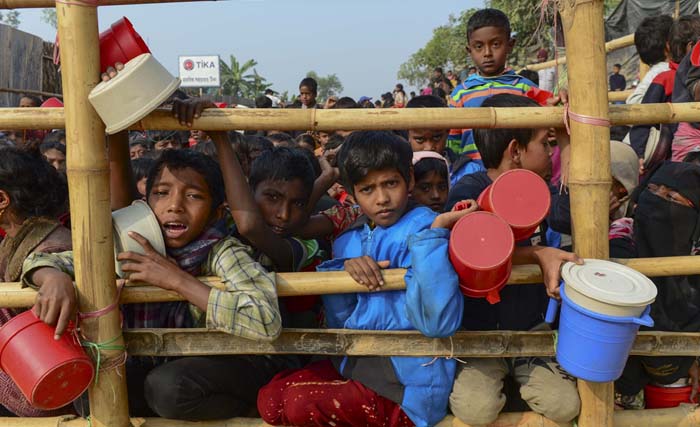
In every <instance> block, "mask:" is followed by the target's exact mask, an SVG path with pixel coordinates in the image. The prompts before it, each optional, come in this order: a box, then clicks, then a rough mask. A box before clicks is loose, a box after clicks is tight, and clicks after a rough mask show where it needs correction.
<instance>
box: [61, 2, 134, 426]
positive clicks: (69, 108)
mask: <svg viewBox="0 0 700 427" xmlns="http://www.w3.org/2000/svg"><path fill="white" fill-rule="evenodd" d="M56 15H57V17H58V34H59V37H60V38H61V64H62V67H63V71H62V77H63V87H64V88H65V97H64V99H65V115H66V140H67V145H68V156H67V171H68V187H69V189H70V191H69V194H70V212H71V226H72V235H73V255H74V260H75V266H74V267H75V282H76V284H77V286H78V294H79V295H78V299H79V307H80V311H82V312H86V313H87V312H92V311H96V310H98V309H102V308H104V307H107V306H109V305H110V304H112V303H113V302H114V300H115V298H116V289H115V287H114V286H112V283H113V282H114V277H115V276H114V261H113V260H114V249H113V246H112V216H111V209H110V200H109V165H108V163H107V151H106V145H105V136H104V135H105V128H104V125H103V124H102V121H101V120H100V118H99V117H98V115H97V113H96V112H95V110H93V108H92V107H91V106H90V103H89V102H88V94H89V93H90V90H91V89H92V88H93V87H95V85H96V84H97V82H98V79H99V75H100V49H99V38H98V37H99V35H98V32H97V8H95V7H85V6H83V5H79V4H67V3H63V2H60V3H56ZM80 328H81V330H82V333H83V335H84V336H85V337H86V339H87V340H89V341H91V342H94V343H105V342H110V344H113V345H117V346H118V345H123V343H124V341H123V338H122V335H121V322H120V317H119V310H113V311H111V312H109V313H107V314H105V315H103V316H100V317H98V318H97V319H86V320H85V321H83V322H82V323H81V324H80ZM121 355H123V351H115V350H104V351H102V354H101V359H102V360H103V361H104V360H108V359H109V358H116V357H120V356H121ZM124 372H125V371H124V366H123V365H121V366H119V367H117V368H114V369H109V370H105V371H103V372H100V377H99V379H100V380H99V382H98V383H95V382H93V383H92V384H91V385H90V388H89V396H90V413H91V414H92V425H93V426H95V427H98V426H110V427H112V426H114V427H127V426H129V425H130V423H129V407H128V400H127V394H126V375H125V373H124Z"/></svg>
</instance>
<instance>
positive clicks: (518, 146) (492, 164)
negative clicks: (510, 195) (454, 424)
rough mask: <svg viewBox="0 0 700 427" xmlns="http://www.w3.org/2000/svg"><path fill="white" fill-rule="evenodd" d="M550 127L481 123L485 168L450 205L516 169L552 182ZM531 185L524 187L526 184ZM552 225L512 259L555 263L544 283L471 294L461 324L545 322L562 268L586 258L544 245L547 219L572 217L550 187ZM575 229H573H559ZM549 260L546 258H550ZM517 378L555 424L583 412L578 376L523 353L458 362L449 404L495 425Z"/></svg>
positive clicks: (469, 418)
mask: <svg viewBox="0 0 700 427" xmlns="http://www.w3.org/2000/svg"><path fill="white" fill-rule="evenodd" d="M482 105H483V106H484V107H537V106H538V104H537V103H536V102H535V101H533V100H531V99H529V98H526V97H524V96H518V95H510V94H498V95H494V96H492V97H490V98H488V99H486V100H485V101H484V102H483V104H482ZM547 134H548V129H475V130H474V131H473V135H474V140H475V142H476V146H477V148H478V149H479V153H480V155H481V159H482V161H483V162H484V166H485V167H486V168H487V170H486V171H485V172H477V173H474V174H471V175H467V176H465V177H463V178H462V179H461V180H460V181H459V182H458V183H457V185H455V186H454V187H453V188H452V189H451V190H450V194H449V198H448V202H447V209H451V208H452V207H453V206H454V205H455V203H457V202H458V201H459V200H462V199H465V198H474V199H475V198H477V197H478V196H479V195H480V194H481V193H482V192H483V191H484V190H485V189H486V188H487V187H488V186H489V185H490V184H491V183H492V182H493V181H494V180H496V178H498V177H499V176H501V175H503V174H504V173H506V172H508V171H510V170H514V169H526V170H530V171H532V172H535V173H536V174H537V175H539V176H540V177H541V178H542V179H543V180H545V181H546V182H548V180H549V176H550V175H551V159H550V156H551V150H550V147H549V143H548V140H547ZM524 190H525V189H524ZM551 193H552V200H551V210H550V216H549V218H548V220H550V219H553V221H548V222H549V224H547V223H546V222H545V223H542V224H541V225H540V227H539V230H538V231H536V232H535V234H534V235H533V236H532V237H531V238H530V239H529V240H527V241H525V242H521V243H519V246H516V251H515V257H514V264H515V263H518V262H517V261H518V258H520V257H521V256H519V252H520V253H521V254H522V253H523V252H524V254H525V255H527V254H528V253H530V256H532V254H533V253H534V254H536V255H535V256H534V258H535V260H534V261H531V262H532V263H535V262H540V265H542V261H541V259H540V258H542V257H543V256H544V257H546V258H547V259H549V261H548V263H551V264H550V265H549V266H548V268H549V270H548V271H549V272H550V274H546V273H547V271H546V269H545V268H543V271H545V274H544V277H545V286H542V285H541V284H537V285H534V284H533V285H518V286H506V287H505V288H504V289H502V290H501V292H500V298H501V301H500V302H499V303H497V304H493V305H492V304H490V303H489V302H487V301H486V300H485V299H482V298H479V299H477V298H471V297H465V298H464V300H465V302H464V304H465V309H464V317H463V321H462V326H463V328H464V329H467V330H499V329H500V330H516V331H517V330H520V331H527V330H532V329H533V328H538V327H541V325H542V324H543V322H544V314H545V311H546V307H547V301H548V299H547V296H548V294H549V296H558V288H559V280H560V275H559V268H560V266H561V264H562V263H564V262H566V261H574V262H580V261H579V259H578V257H577V256H576V255H575V254H572V253H568V252H564V251H561V250H559V249H555V248H549V247H545V246H540V245H546V244H547V237H546V230H547V226H548V225H550V226H551V225H552V224H562V223H569V222H570V219H569V217H568V216H569V209H568V206H569V204H568V200H560V199H561V198H560V197H559V196H558V191H557V190H555V189H552V190H551ZM557 231H562V232H570V231H569V230H566V229H564V230H557ZM545 265H546V264H545ZM509 376H512V377H513V379H515V381H516V382H518V383H519V384H520V395H521V397H522V398H523V399H524V400H525V401H526V403H527V404H528V405H529V406H530V408H531V409H532V410H533V411H535V412H537V413H540V414H543V415H544V416H546V417H547V418H549V419H552V420H554V421H557V422H569V421H571V420H572V419H573V418H574V417H576V416H577V415H578V412H579V408H580V400H579V396H578V391H577V389H576V382H575V379H574V378H573V377H571V376H570V375H568V374H567V373H566V372H565V371H564V370H563V369H561V367H560V366H559V364H558V363H557V362H556V360H554V358H551V357H529V358H526V357H519V358H512V359H496V358H489V359H469V361H468V363H466V364H463V365H460V366H459V368H458V371H457V376H456V378H455V383H454V387H453V391H452V394H451V395H450V408H451V409H452V412H453V413H454V414H455V416H456V417H457V418H459V419H460V420H462V421H464V422H465V423H467V424H470V425H481V424H489V423H491V422H493V421H494V420H495V419H496V418H497V416H498V414H499V412H501V410H502V409H503V408H504V407H505V405H506V396H505V394H504V391H503V389H504V383H503V380H504V379H505V378H506V377H509Z"/></svg>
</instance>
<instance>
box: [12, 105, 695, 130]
mask: <svg viewBox="0 0 700 427" xmlns="http://www.w3.org/2000/svg"><path fill="white" fill-rule="evenodd" d="M563 117H564V108H563V107H521V108H492V107H482V108H424V109H421V110H418V109H414V108H408V109H406V108H394V109H390V108H388V109H373V108H359V109H349V110H301V109H234V108H221V109H209V110H205V111H204V113H202V117H201V118H200V119H198V120H197V122H196V123H195V125H196V127H197V128H198V129H202V130H234V129H237V130H277V129H286V130H316V131H333V130H344V129H353V130H382V129H389V130H391V129H418V128H431V129H456V128H495V127H497V128H543V127H546V128H549V127H558V128H563V127H564V120H563ZM696 121H700V103H699V102H688V103H682V104H671V103H664V104H633V105H611V106H610V123H611V124H612V125H613V126H614V125H638V124H649V123H679V122H696ZM64 125H65V120H64V112H63V108H0V129H57V128H63V127H64ZM130 129H132V130H142V129H158V130H188V129H189V128H186V127H184V126H181V125H180V124H179V123H178V122H177V121H176V120H175V119H174V118H173V117H172V115H171V114H170V112H169V111H165V110H158V111H154V112H153V113H151V114H150V115H149V116H148V117H146V118H144V119H143V120H141V121H140V122H139V123H136V124H134V125H133V126H131V128H130Z"/></svg>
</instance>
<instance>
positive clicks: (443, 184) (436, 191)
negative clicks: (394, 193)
mask: <svg viewBox="0 0 700 427" xmlns="http://www.w3.org/2000/svg"><path fill="white" fill-rule="evenodd" d="M448 191H449V187H448V185H447V181H446V180H445V178H443V177H441V176H440V174H439V173H437V172H435V171H431V172H428V173H427V174H426V175H425V176H424V177H423V179H421V180H420V181H416V186H415V187H414V188H413V192H411V195H412V196H413V200H415V201H416V202H417V203H420V204H421V205H425V206H427V207H429V208H430V209H432V210H434V211H435V212H439V213H442V212H443V211H444V210H445V204H446V203H447V194H448Z"/></svg>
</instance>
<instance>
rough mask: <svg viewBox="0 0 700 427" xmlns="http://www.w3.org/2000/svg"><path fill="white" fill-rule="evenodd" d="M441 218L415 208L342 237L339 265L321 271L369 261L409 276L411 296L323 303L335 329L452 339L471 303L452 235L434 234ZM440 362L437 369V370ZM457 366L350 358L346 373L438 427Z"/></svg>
mask: <svg viewBox="0 0 700 427" xmlns="http://www.w3.org/2000/svg"><path fill="white" fill-rule="evenodd" d="M436 215H437V214H436V213H434V212H433V211H432V210H430V209H428V208H426V207H415V208H413V209H410V210H409V211H408V212H406V213H405V214H404V215H403V216H402V217H401V219H399V221H398V222H397V223H396V224H394V225H392V226H390V227H387V228H382V227H379V226H377V227H375V228H374V229H370V227H369V225H368V224H367V223H366V222H367V221H366V217H365V223H364V224H361V225H359V226H357V227H355V228H352V229H350V230H349V231H347V232H345V233H344V234H342V235H341V236H340V237H338V239H337V240H336V241H335V243H334V244H333V253H334V256H335V259H333V260H331V261H328V262H325V263H323V264H321V265H320V266H319V267H318V268H317V270H318V271H337V270H343V268H344V267H343V265H344V262H345V261H346V260H347V259H349V258H356V257H360V256H363V255H367V256H369V257H371V258H372V259H374V260H375V261H384V260H388V261H390V263H391V264H390V266H389V268H405V269H407V272H406V276H405V281H406V290H405V291H391V292H373V293H359V294H345V295H328V296H324V297H323V302H324V305H325V308H326V319H327V322H328V327H329V328H346V329H364V330H393V331H403V330H416V329H417V330H419V331H420V332H421V333H423V334H424V335H426V336H429V337H447V336H450V335H452V334H454V333H455V331H457V329H458V328H459V327H460V324H461V321H462V310H463V298H462V295H461V293H460V291H459V286H458V279H457V275H456V273H455V271H454V269H453V268H452V265H451V264H450V261H449V257H448V254H447V244H448V238H449V230H446V229H443V228H436V229H431V228H430V226H431V225H432V223H433V220H434V219H435V217H436ZM431 362H432V363H431ZM455 368H456V366H455V361H454V360H447V359H443V358H441V359H437V360H435V361H433V359H432V358H430V357H375V358H367V357H365V358H354V357H345V358H343V359H342V361H341V362H340V364H339V366H338V369H339V371H340V372H341V374H343V375H344V376H345V377H346V378H352V379H355V380H357V381H360V382H362V383H363V384H364V385H365V386H367V387H369V388H371V389H373V390H374V391H376V392H377V393H379V394H380V395H382V396H384V397H386V398H388V399H390V400H393V401H394V402H396V403H398V404H400V405H401V408H402V409H403V411H404V412H405V413H406V414H407V415H408V416H409V418H410V419H411V420H412V421H413V422H414V423H415V424H416V426H418V427H426V426H432V425H435V424H437V423H438V422H440V420H442V419H443V418H444V417H445V415H446V414H447V404H448V398H449V395H450V391H451V390H452V383H453V382H454V375H455Z"/></svg>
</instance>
